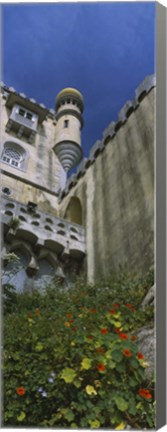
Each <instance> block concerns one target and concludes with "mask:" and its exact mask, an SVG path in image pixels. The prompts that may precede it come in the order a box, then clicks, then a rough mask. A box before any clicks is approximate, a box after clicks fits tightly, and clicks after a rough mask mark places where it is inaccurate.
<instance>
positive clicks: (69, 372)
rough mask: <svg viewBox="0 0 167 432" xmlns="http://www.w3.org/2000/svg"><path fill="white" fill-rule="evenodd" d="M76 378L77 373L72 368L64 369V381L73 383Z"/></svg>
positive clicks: (62, 374) (62, 375)
mask: <svg viewBox="0 0 167 432" xmlns="http://www.w3.org/2000/svg"><path fill="white" fill-rule="evenodd" d="M75 377H76V372H75V371H74V369H71V368H64V369H63V370H62V373H61V378H62V379H64V381H65V382H66V383H72V382H73V381H74V378H75Z"/></svg>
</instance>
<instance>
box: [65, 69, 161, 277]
mask: <svg viewBox="0 0 167 432" xmlns="http://www.w3.org/2000/svg"><path fill="white" fill-rule="evenodd" d="M154 104H155V78H154V77H153V76H152V77H148V78H146V79H145V80H144V82H143V83H142V84H141V86H140V87H139V88H138V89H137V90H136V98H135V100H134V101H133V102H128V103H127V104H126V105H125V106H124V107H123V109H122V110H121V112H120V114H119V118H118V122H117V123H115V124H114V123H112V124H111V125H109V127H108V128H107V129H106V130H105V132H104V136H103V141H101V142H100V141H98V142H97V143H96V144H95V146H94V147H93V148H92V149H91V152H90V157H89V158H88V159H87V160H84V161H82V163H81V164H80V166H79V167H78V170H77V173H76V175H74V174H73V175H72V176H71V178H70V179H69V180H68V182H67V184H66V188H65V190H64V191H63V192H62V194H61V198H60V215H61V217H64V216H65V215H66V208H67V207H68V206H69V203H70V200H71V198H72V197H73V196H76V197H78V198H79V200H80V202H81V206H82V212H83V224H84V225H85V228H86V250H87V274H88V279H89V280H90V281H93V280H94V279H97V278H98V277H102V276H109V275H110V274H111V273H112V272H113V271H115V270H117V269H118V267H119V266H120V265H121V266H123V267H126V268H127V269H128V270H131V271H137V272H140V271H142V272H146V271H147V270H148V269H149V267H150V266H151V265H153V264H154Z"/></svg>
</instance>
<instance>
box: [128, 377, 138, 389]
mask: <svg viewBox="0 0 167 432" xmlns="http://www.w3.org/2000/svg"><path fill="white" fill-rule="evenodd" d="M137 383H138V382H137V381H136V380H135V379H133V378H130V380H129V385H130V386H131V387H135V386H136V385H137Z"/></svg>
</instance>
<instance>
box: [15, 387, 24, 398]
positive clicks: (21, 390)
mask: <svg viewBox="0 0 167 432" xmlns="http://www.w3.org/2000/svg"><path fill="white" fill-rule="evenodd" d="M16 393H17V394H18V395H19V396H23V395H24V394H25V390H24V387H18V388H17V389H16Z"/></svg>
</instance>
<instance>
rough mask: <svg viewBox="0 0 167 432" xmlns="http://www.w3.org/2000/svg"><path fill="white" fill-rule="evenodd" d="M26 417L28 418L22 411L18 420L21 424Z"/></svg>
mask: <svg viewBox="0 0 167 432" xmlns="http://www.w3.org/2000/svg"><path fill="white" fill-rule="evenodd" d="M25 417H26V414H25V412H23V411H22V412H21V413H20V415H18V416H17V420H18V421H20V422H21V421H23V420H24V419H25Z"/></svg>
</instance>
